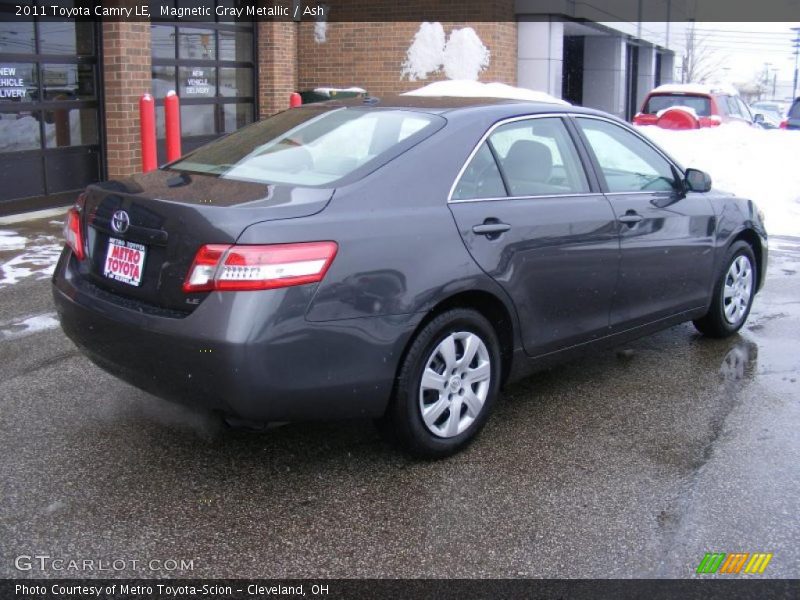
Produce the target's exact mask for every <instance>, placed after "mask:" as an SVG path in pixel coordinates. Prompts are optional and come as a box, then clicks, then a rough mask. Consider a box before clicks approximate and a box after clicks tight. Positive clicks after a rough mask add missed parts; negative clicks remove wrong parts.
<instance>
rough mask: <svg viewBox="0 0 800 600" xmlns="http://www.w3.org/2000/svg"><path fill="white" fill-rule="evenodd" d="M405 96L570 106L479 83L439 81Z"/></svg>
mask: <svg viewBox="0 0 800 600" xmlns="http://www.w3.org/2000/svg"><path fill="white" fill-rule="evenodd" d="M403 95H404V96H447V97H451V98H452V97H455V98H508V99H511V100H522V101H525V102H544V103H546V104H561V105H565V106H569V105H570V104H569V102H567V101H566V100H561V99H560V98H556V97H555V96H551V95H550V94H546V93H544V92H537V91H536V90H528V89H525V88H518V87H513V86H510V85H506V84H505V83H496V82H495V83H480V82H479V81H464V80H460V81H437V82H435V83H430V84H428V85H426V86H425V87H421V88H419V89H417V90H413V91H411V92H406V93H405V94H403Z"/></svg>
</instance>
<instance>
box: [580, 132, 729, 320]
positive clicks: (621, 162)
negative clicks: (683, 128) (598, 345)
mask: <svg viewBox="0 0 800 600" xmlns="http://www.w3.org/2000/svg"><path fill="white" fill-rule="evenodd" d="M576 121H577V122H578V123H579V125H580V129H581V131H582V132H583V134H584V136H585V140H586V142H587V145H588V146H589V147H590V149H591V151H592V153H593V155H594V157H595V158H596V161H597V166H598V171H599V175H600V176H601V177H602V179H604V184H605V189H606V190H607V196H608V199H609V201H610V202H611V205H612V207H613V208H614V214H615V215H616V218H617V221H618V229H619V235H620V252H621V260H620V272H619V284H618V286H617V290H616V293H615V299H614V303H613V305H612V309H611V325H612V327H613V328H614V329H627V328H631V327H636V326H639V325H643V324H645V323H649V322H652V321H656V320H658V319H661V318H664V317H668V316H670V315H674V314H677V313H680V312H683V311H686V310H690V309H693V308H697V307H700V306H703V305H704V304H705V303H706V302H707V301H708V295H709V283H708V282H709V281H711V280H712V278H713V277H712V273H713V268H714V237H713V235H714V228H715V217H714V212H713V210H712V208H711V203H710V201H709V200H708V199H707V198H705V197H704V196H703V195H702V194H696V193H692V192H689V193H688V194H685V193H682V192H681V193H679V192H678V191H677V189H678V187H679V186H678V184H677V183H676V171H675V170H674V169H673V167H672V164H671V163H670V162H669V161H668V160H667V159H666V158H665V157H664V156H663V155H662V154H661V153H660V152H658V151H657V150H656V149H655V148H653V146H651V145H650V144H649V143H648V142H646V141H645V140H643V139H642V138H640V137H639V136H638V135H636V134H635V133H633V132H632V131H630V130H628V129H627V128H626V127H623V126H621V125H618V124H616V123H613V122H611V121H608V120H604V119H595V118H586V117H578V118H576Z"/></svg>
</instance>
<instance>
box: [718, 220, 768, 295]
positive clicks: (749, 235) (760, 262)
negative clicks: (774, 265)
mask: <svg viewBox="0 0 800 600" xmlns="http://www.w3.org/2000/svg"><path fill="white" fill-rule="evenodd" d="M740 241H741V242H745V243H746V244H747V245H748V246H750V248H751V249H752V250H753V255H754V256H755V258H756V274H757V277H756V282H757V284H756V285H757V287H756V291H759V290H760V289H761V287H762V285H763V282H764V277H763V275H764V271H763V268H764V266H765V265H764V249H763V247H762V246H761V239H760V238H759V236H758V234H757V233H756V232H755V230H753V229H750V228H745V229H742V230H741V231H740V232H739V233H737V234H736V235H734V236H733V237H732V238H731V241H730V242H729V243H728V245H727V247H726V251H727V248H730V247H731V246H733V245H734V244H735V243H736V242H740Z"/></svg>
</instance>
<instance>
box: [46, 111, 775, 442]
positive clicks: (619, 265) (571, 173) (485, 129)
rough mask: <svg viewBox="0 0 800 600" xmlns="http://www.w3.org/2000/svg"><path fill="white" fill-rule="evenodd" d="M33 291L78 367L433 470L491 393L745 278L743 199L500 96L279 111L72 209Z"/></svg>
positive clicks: (626, 143)
mask: <svg viewBox="0 0 800 600" xmlns="http://www.w3.org/2000/svg"><path fill="white" fill-rule="evenodd" d="M65 236H66V239H67V246H66V247H65V249H64V252H63V253H62V255H61V259H60V261H59V263H58V266H57V269H56V272H55V275H54V278H53V294H54V298H55V303H56V306H57V309H58V312H59V315H60V318H61V324H62V327H63V329H64V331H65V332H66V333H67V335H68V336H69V337H70V338H71V339H72V340H73V341H74V342H75V343H76V344H77V345H78V347H79V348H80V349H81V350H82V351H83V352H84V353H85V354H86V355H87V356H88V357H89V358H90V359H91V360H92V361H94V362H95V363H96V364H98V365H99V366H101V367H102V368H104V369H106V370H108V371H109V372H111V373H113V374H115V375H117V376H119V377H120V378H122V379H124V380H126V381H128V382H130V383H132V384H133V385H136V386H138V387H140V388H142V389H144V390H148V391H150V392H152V393H154V394H156V395H158V396H161V397H163V398H166V399H169V400H173V401H178V402H183V403H187V404H191V405H196V406H203V407H206V408H210V409H213V410H216V411H219V412H220V413H221V414H222V415H224V416H225V417H226V418H227V419H228V420H229V421H230V422H235V423H238V424H255V423H263V422H267V421H292V420H302V419H322V418H356V417H371V418H375V419H376V421H377V422H378V424H379V425H380V427H381V429H382V430H383V431H385V432H386V433H387V434H388V435H390V436H391V437H393V438H394V439H396V440H398V442H399V443H400V444H401V445H402V446H403V447H404V448H406V449H407V450H409V451H410V452H412V453H414V454H417V455H420V456H428V457H441V456H446V455H448V454H451V453H453V452H455V451H457V450H458V449H460V448H462V447H463V446H464V445H465V444H467V443H468V442H469V441H470V440H471V439H472V438H473V437H474V436H475V435H476V434H477V433H478V432H479V431H480V429H481V427H482V426H483V425H484V423H485V422H486V420H487V418H488V417H489V414H490V412H491V409H492V404H493V402H494V401H495V398H496V397H497V395H498V393H499V391H500V389H501V387H502V385H503V384H504V383H506V382H508V381H509V380H511V379H515V378H519V377H523V376H527V375H529V374H530V373H532V372H534V371H535V370H537V369H541V368H543V367H546V366H548V365H551V364H553V363H554V362H556V361H561V360H564V359H566V358H569V357H572V356H574V355H575V354H577V353H580V352H583V351H584V350H586V349H588V348H592V347H597V346H610V345H616V344H620V343H623V342H624V341H626V340H630V339H632V338H636V337H639V336H643V335H646V334H648V333H651V332H654V331H657V330H659V329H663V328H665V327H669V326H671V325H675V324H677V323H681V322H684V321H690V320H691V321H694V323H695V325H696V326H697V328H698V329H699V330H700V331H701V332H703V333H704V334H706V335H710V336H717V337H719V336H728V335H731V334H733V333H735V332H736V331H738V330H739V329H740V328H741V327H742V325H743V324H744V322H745V320H746V319H747V316H748V314H749V312H750V307H751V304H752V301H753V298H754V296H755V294H756V292H757V291H758V290H759V288H760V287H761V285H762V284H763V281H764V275H765V272H766V262H767V243H766V232H765V230H764V226H763V223H762V218H761V216H760V214H759V211H758V210H757V208H756V207H755V205H754V204H753V202H751V201H749V200H746V199H743V198H737V197H734V196H732V195H730V194H725V193H722V192H718V191H714V190H712V189H711V180H710V177H709V176H708V175H706V174H705V173H703V172H701V171H697V170H693V169H688V170H685V169H683V168H682V167H681V166H680V165H678V163H677V162H676V161H674V160H673V159H671V158H670V157H669V156H667V155H666V154H665V153H664V152H663V151H662V150H661V149H660V148H658V147H657V146H656V145H654V144H653V143H652V142H650V141H649V140H648V139H646V138H645V137H643V136H641V135H640V134H639V133H637V132H636V131H635V130H634V129H632V128H631V127H629V126H628V125H626V124H625V123H624V122H622V121H620V120H618V119H616V118H614V117H611V116H609V115H606V114H603V113H600V112H596V111H591V110H587V109H582V108H573V107H566V106H562V105H555V104H544V103H539V104H536V103H527V102H519V101H510V100H499V99H498V100H492V99H459V98H414V97H399V98H383V99H376V98H366V99H364V100H363V101H362V100H352V101H344V102H328V103H322V104H314V105H311V106H308V107H301V108H296V109H291V110H289V111H286V112H283V113H281V114H278V115H276V116H274V117H271V118H269V119H266V120H264V121H261V122H259V123H256V124H253V125H251V126H249V127H247V128H244V129H242V130H240V131H238V132H236V133H234V134H232V135H229V136H227V137H224V138H222V139H220V140H217V141H215V142H212V143H211V144H209V145H207V146H204V147H202V148H199V149H198V150H196V151H194V152H192V153H190V154H188V155H186V156H184V157H183V158H181V159H180V160H178V161H176V162H174V163H171V164H168V165H166V166H165V167H163V168H161V169H159V170H157V171H154V172H151V173H147V174H140V175H136V176H133V177H131V178H129V179H125V180H120V181H111V182H106V183H102V184H98V185H93V186H90V187H89V188H88V189H87V190H86V192H85V194H83V195H82V196H81V198H80V199H79V201H78V203H77V204H76V205H75V206H74V207H73V208H72V209H71V210H70V212H69V214H68V219H67V222H66V224H65Z"/></svg>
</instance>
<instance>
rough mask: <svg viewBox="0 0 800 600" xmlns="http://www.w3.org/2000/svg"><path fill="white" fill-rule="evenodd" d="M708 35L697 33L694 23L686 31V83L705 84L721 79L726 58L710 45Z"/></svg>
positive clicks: (683, 77)
mask: <svg viewBox="0 0 800 600" xmlns="http://www.w3.org/2000/svg"><path fill="white" fill-rule="evenodd" d="M708 37H709V36H708V34H705V35H701V34H699V33H697V31H696V30H695V27H694V23H692V24H691V25H690V26H689V28H688V29H687V30H686V53H685V54H684V55H683V76H682V80H683V82H684V83H705V82H706V81H708V80H710V79H719V74H720V70H721V68H722V65H723V64H724V62H725V58H724V57H721V56H719V55H717V54H716V53H715V52H714V50H713V48H711V47H710V46H709V45H708Z"/></svg>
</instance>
